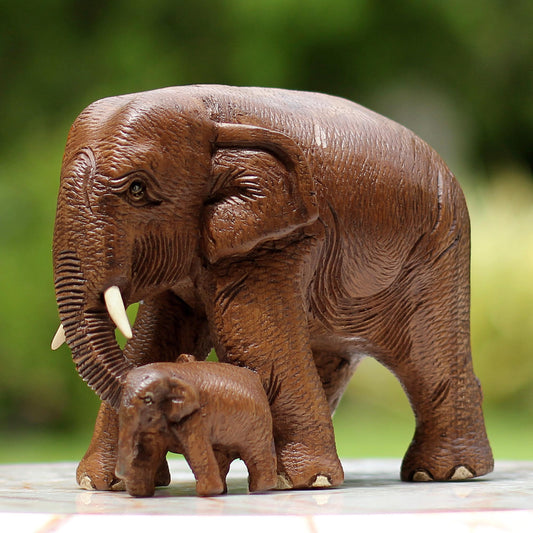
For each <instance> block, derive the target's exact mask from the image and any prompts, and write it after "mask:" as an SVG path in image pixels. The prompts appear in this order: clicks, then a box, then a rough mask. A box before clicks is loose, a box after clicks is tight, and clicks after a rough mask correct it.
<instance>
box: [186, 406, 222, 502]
mask: <svg viewBox="0 0 533 533" xmlns="http://www.w3.org/2000/svg"><path fill="white" fill-rule="evenodd" d="M176 431H177V432H178V434H179V441H180V443H181V445H182V448H183V455H184V456H185V459H186V460H187V463H188V464H189V466H190V467H191V470H192V472H193V474H194V478H195V479H196V493H197V494H198V496H215V495H217V494H222V493H224V491H225V487H226V484H225V481H224V480H223V479H222V478H221V476H220V473H221V470H220V467H219V463H218V461H217V457H215V453H214V451H213V447H212V445H211V441H210V440H209V438H208V434H207V431H206V430H205V428H204V427H203V424H202V422H201V419H199V418H198V417H196V416H194V415H193V416H191V417H189V418H188V419H187V420H186V421H184V422H182V423H181V424H179V425H178V427H177V428H176ZM228 466H229V464H228ZM222 467H223V468H225V466H224V465H222Z"/></svg>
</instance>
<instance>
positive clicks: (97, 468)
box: [76, 451, 126, 491]
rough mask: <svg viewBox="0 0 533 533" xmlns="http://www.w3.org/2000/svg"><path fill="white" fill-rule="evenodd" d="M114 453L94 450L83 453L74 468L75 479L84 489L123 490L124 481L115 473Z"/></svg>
mask: <svg viewBox="0 0 533 533" xmlns="http://www.w3.org/2000/svg"><path fill="white" fill-rule="evenodd" d="M115 462H116V458H115V454H114V453H105V452H104V451H94V452H93V453H87V454H85V457H84V458H83V459H82V460H81V461H80V464H79V465H78V468H77V469H76V481H77V483H78V485H79V486H80V488H82V489H84V490H114V491H121V490H125V488H126V487H125V485H124V482H123V481H122V480H121V479H120V478H118V477H117V476H116V475H115Z"/></svg>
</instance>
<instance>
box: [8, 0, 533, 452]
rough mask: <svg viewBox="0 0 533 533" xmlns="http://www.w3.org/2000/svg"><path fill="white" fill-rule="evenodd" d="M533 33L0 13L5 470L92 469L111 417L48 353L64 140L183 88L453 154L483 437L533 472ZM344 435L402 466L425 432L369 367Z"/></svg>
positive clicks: (298, 5) (202, 2)
mask: <svg viewBox="0 0 533 533" xmlns="http://www.w3.org/2000/svg"><path fill="white" fill-rule="evenodd" d="M532 26H533V2H531V1H530V0H523V1H520V0H506V1H505V2H504V1H501V0H500V1H497V0H470V1H469V2H467V3H465V2H464V1H461V2H460V1H458V0H443V1H442V2H436V1H434V0H406V1H385V0H382V1H379V0H374V1H371V0H306V1H297V0H255V1H254V0H210V1H208V0H194V1H190V2H187V1H183V0H181V1H175V0H174V1H170V0H151V1H150V2H141V1H140V0H128V1H126V0H118V1H105V0H91V1H90V2H89V1H80V0H47V1H35V0H28V1H26V2H24V3H20V2H15V1H12V0H0V124H1V128H0V202H1V203H0V302H1V305H0V461H24V460H27V461H45V460H56V459H77V458H79V456H80V454H82V453H83V451H84V448H85V447H86V445H87V444H88V438H89V435H90V432H91V428H92V424H93V421H94V417H95V414H96V409H97V405H98V402H97V401H96V398H95V396H94V394H93V393H92V392H91V391H90V390H88V389H87V387H86V386H85V385H84V384H83V382H82V381H81V380H80V379H79V377H78V376H77V374H76V373H75V370H74V367H73V364H72V361H71V359H70V354H69V351H68V349H67V348H66V347H63V348H61V349H60V350H58V351H57V352H52V351H50V349H49V344H50V340H51V337H52V336H53V334H54V332H55V330H56V328H57V325H58V317H57V309H56V304H55V299H54V294H53V280H52V268H51V239H52V232H53V221H54V214H55V198H56V194H57V188H58V175H59V169H60V165H61V157H62V151H63V147H64V143H65V139H66V135H67V132H68V128H69V126H70V124H71V123H72V121H73V120H74V118H75V117H76V115H77V114H78V113H79V112H80V111H81V110H82V109H83V108H84V107H85V106H86V105H87V104H89V103H90V102H92V101H94V100H96V99H98V98H101V97H104V96H109V95H114V94H121V93H128V92H136V91H142V90H147V89H152V88H156V87H163V86H168V85H180V84H189V83H226V84H232V85H260V86H273V87H286V88H292V89H302V90H314V91H322V92H327V93H331V94H336V95H339V96H343V97H346V98H349V99H351V100H355V101H357V102H359V103H361V104H363V105H365V106H367V107H370V108H372V109H374V110H376V111H378V112H380V113H382V114H385V115H387V116H389V117H391V118H393V119H395V120H397V121H399V122H401V123H403V124H405V125H406V126H408V127H410V128H411V129H413V130H414V131H415V132H416V133H418V134H419V135H420V136H421V137H423V138H424V139H426V140H427V141H428V142H429V143H430V144H432V145H433V146H434V147H435V148H436V149H437V151H439V152H440V154H441V155H442V156H443V157H444V159H445V160H446V161H447V162H448V164H449V166H450V167H451V168H452V170H453V171H454V172H455V173H456V175H457V176H458V178H459V180H460V182H461V183H462V184H463V186H464V189H465V193H466V196H467V200H468V203H469V206H470V212H471V218H472V342H473V352H474V365H475V368H476V372H477V374H478V376H479V377H480V379H481V382H482V384H483V389H484V393H485V410H486V414H487V424H488V430H489V437H490V438H491V441H492V444H493V447H494V451H495V453H496V457H497V458H526V459H533V417H532V416H531V415H532V413H533V354H532V346H533V281H532V276H533V180H532V167H533V97H532V95H533V37H532V32H531V28H532ZM335 426H336V433H337V438H338V447H339V451H340V453H341V455H344V456H364V455H366V456H372V455H374V456H379V455H381V456H383V455H392V456H401V455H402V454H403V453H404V451H405V449H406V448H407V445H408V443H409V440H410V437H411V435H412V432H413V427H414V424H413V418H412V415H411V413H410V409H409V406H408V403H407V401H406V399H405V397H404V395H403V392H402V391H401V388H400V386H399V385H398V383H397V382H396V380H395V379H394V377H392V376H391V375H389V374H388V373H387V372H386V371H385V370H383V369H382V368H381V367H379V366H378V365H377V364H376V363H374V362H373V361H370V360H368V361H365V362H364V363H363V365H362V367H361V369H360V370H358V372H357V374H356V376H355V377H354V379H353V381H352V383H351V385H350V388H349V390H348V392H347V393H346V395H345V397H344V398H343V401H342V403H341V406H340V408H339V410H338V413H337V414H336V416H335Z"/></svg>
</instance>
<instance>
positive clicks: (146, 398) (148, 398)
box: [142, 394, 154, 405]
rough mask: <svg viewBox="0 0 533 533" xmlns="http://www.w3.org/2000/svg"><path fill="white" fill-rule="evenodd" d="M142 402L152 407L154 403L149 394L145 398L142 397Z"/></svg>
mask: <svg viewBox="0 0 533 533" xmlns="http://www.w3.org/2000/svg"><path fill="white" fill-rule="evenodd" d="M142 401H143V402H144V403H145V404H146V405H152V404H153V403H154V398H153V396H152V395H151V394H147V395H146V396H143V398H142Z"/></svg>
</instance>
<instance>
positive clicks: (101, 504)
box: [0, 459, 533, 533]
mask: <svg viewBox="0 0 533 533" xmlns="http://www.w3.org/2000/svg"><path fill="white" fill-rule="evenodd" d="M169 463H170V469H171V473H172V483H171V485H170V486H169V487H165V488H161V489H157V491H156V494H155V496H154V497H152V498H133V497H131V496H129V495H128V494H127V493H125V492H114V493H111V492H89V491H84V490H81V489H79V488H78V487H77V485H76V483H75V480H74V472H75V467H76V465H75V464H74V463H54V464H18V465H0V528H1V531H6V532H7V531H17V532H20V533H25V532H46V533H54V532H61V533H67V532H70V531H72V532H74V531H75V532H77V533H83V532H84V531H91V532H93V533H94V532H98V531H120V530H121V529H124V528H126V529H125V533H126V532H127V533H135V532H137V531H143V533H146V531H147V528H154V527H157V528H160V527H163V528H167V527H171V528H174V529H175V527H176V526H178V525H179V527H182V526H184V525H185V526H187V525H188V524H191V526H192V527H195V528H197V527H202V528H203V527H205V528H211V527H213V528H214V529H215V530H216V531H217V533H219V532H224V531H232V532H236V531H241V530H244V529H246V530H247V531H253V533H256V532H257V533H258V532H261V531H267V530H268V531H270V532H271V531H272V530H273V528H274V530H275V528H281V531H290V532H291V533H299V532H300V531H302V532H322V531H324V532H325V531H328V532H330V531H331V530H332V529H333V528H335V527H339V528H340V527H343V528H344V527H346V526H350V530H352V529H355V528H357V529H358V530H359V531H365V530H366V529H365V528H366V527H367V526H368V527H371V528H372V530H374V528H378V527H383V528H390V527H394V531H395V532H399V531H410V532H412V531H417V530H419V531H422V530H426V529H429V528H431V530H432V533H436V532H440V531H448V532H449V531H450V529H452V530H453V531H454V533H455V532H456V531H457V532H461V531H528V532H530V531H533V462H500V463H497V464H496V468H495V471H494V472H493V473H492V474H490V475H488V476H485V477H483V478H479V479H474V480H468V481H462V482H448V483H402V482H400V481H399V469H400V461H399V460H393V459H390V460H383V459H379V460H378V459H376V460H372V459H367V460H348V461H343V464H344V468H345V477H346V480H345V483H344V485H343V486H342V487H340V488H337V489H328V490H309V491H283V492H271V493H267V494H254V495H249V494H247V490H246V487H247V480H246V478H247V473H246V469H245V467H244V465H243V464H242V463H241V462H235V463H234V464H233V466H232V469H231V471H230V474H229V477H228V488H229V493H228V494H227V495H224V496H218V497H213V498H199V497H197V496H196V495H195V491H194V478H193V476H192V474H191V473H190V470H189V468H188V466H187V464H186V463H185V462H184V461H183V460H180V459H173V460H171V461H170V462H169ZM11 527H12V529H11Z"/></svg>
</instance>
